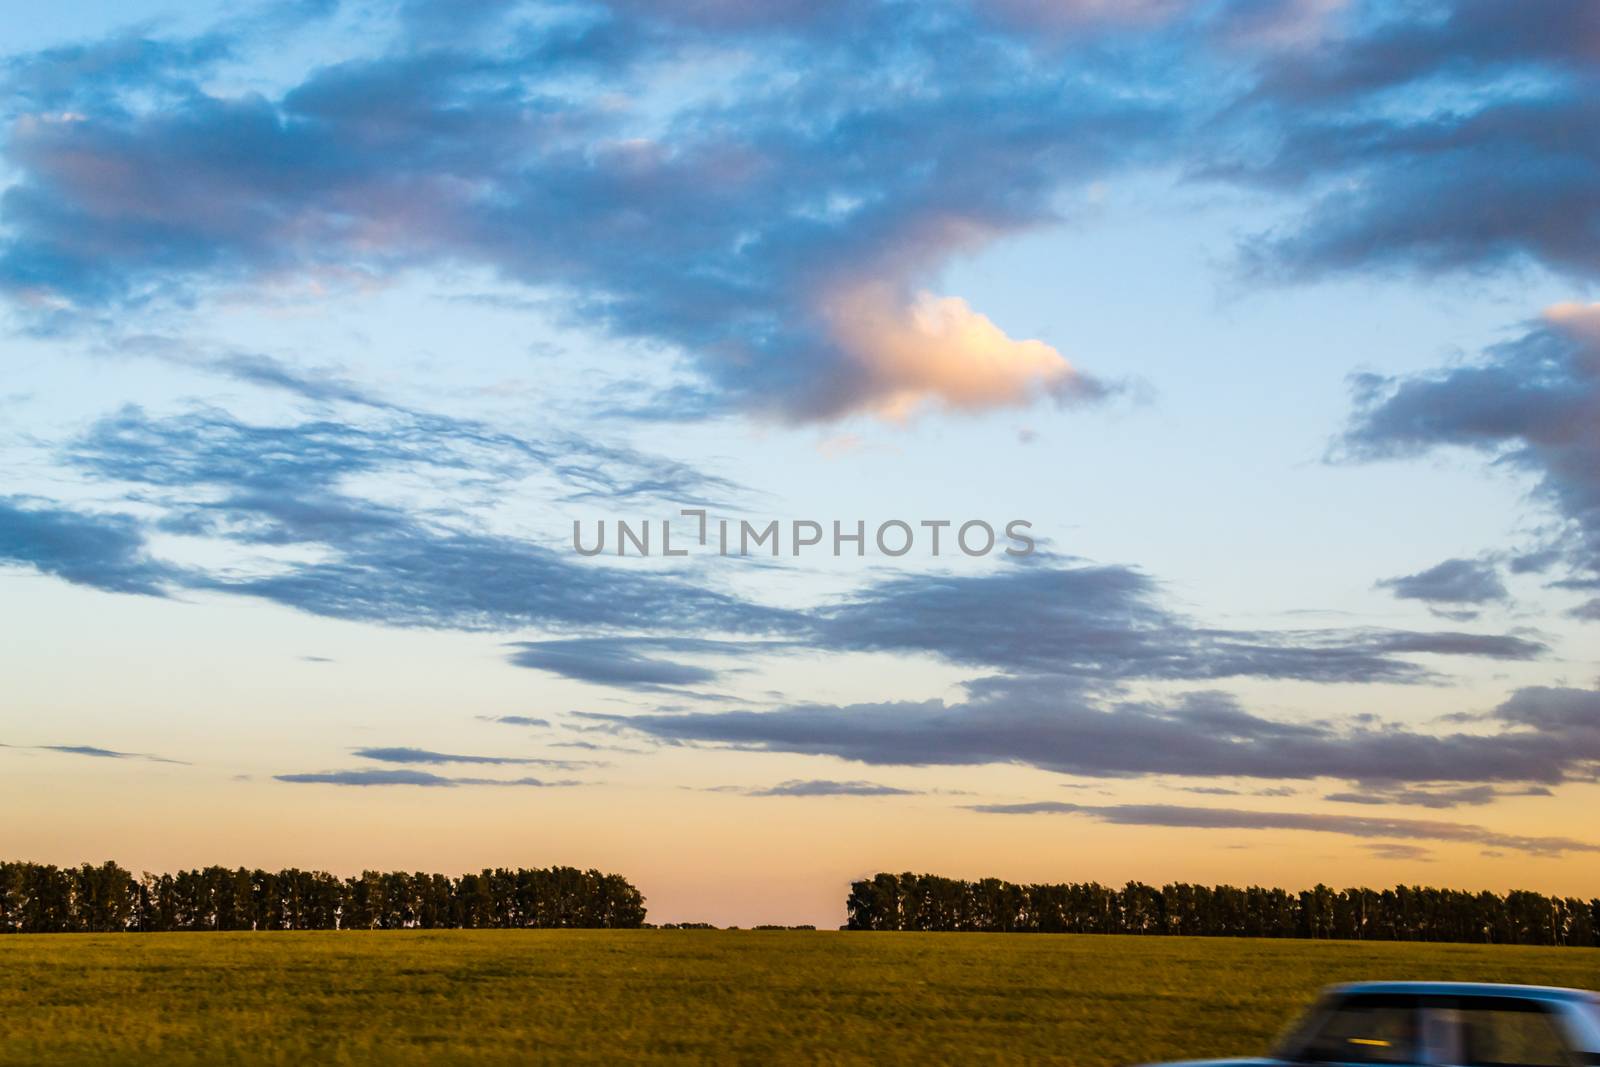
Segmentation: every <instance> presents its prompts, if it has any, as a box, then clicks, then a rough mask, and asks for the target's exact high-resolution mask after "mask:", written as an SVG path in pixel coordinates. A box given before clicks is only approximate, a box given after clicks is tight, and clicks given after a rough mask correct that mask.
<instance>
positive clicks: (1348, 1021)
mask: <svg viewBox="0 0 1600 1067" xmlns="http://www.w3.org/2000/svg"><path fill="white" fill-rule="evenodd" d="M1417 1030H1418V1012H1417V1005H1416V1003H1415V1001H1414V1000H1411V999H1409V998H1403V997H1361V996H1353V997H1342V998H1339V999H1336V1000H1333V1001H1330V1002H1329V1003H1328V1004H1326V1005H1325V1006H1324V1007H1323V1008H1322V1009H1321V1010H1320V1011H1318V1012H1316V1013H1314V1014H1313V1015H1312V1017H1311V1018H1310V1019H1309V1020H1308V1021H1307V1023H1306V1025H1305V1026H1304V1027H1303V1028H1302V1029H1301V1030H1300V1032H1299V1033H1298V1034H1296V1035H1295V1036H1294V1037H1292V1038H1291V1039H1290V1040H1289V1042H1288V1047H1287V1048H1286V1049H1285V1050H1284V1052H1285V1055H1284V1058H1285V1059H1290V1060H1295V1061H1297V1062H1300V1063H1341V1064H1342V1063H1415V1062H1417V1060H1418V1059H1419V1056H1418V1054H1417V1045H1418V1032H1417Z"/></svg>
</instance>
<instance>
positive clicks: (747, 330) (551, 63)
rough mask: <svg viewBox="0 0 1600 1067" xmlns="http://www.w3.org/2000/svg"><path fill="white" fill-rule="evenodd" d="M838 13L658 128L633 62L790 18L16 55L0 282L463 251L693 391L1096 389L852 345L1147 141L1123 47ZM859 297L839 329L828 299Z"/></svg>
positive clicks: (138, 292)
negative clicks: (385, 43)
mask: <svg viewBox="0 0 1600 1067" xmlns="http://www.w3.org/2000/svg"><path fill="white" fill-rule="evenodd" d="M858 8H859V10H857V11H855V12H852V13H851V14H850V15H849V16H848V17H844V16H841V21H838V22H837V23H832V22H830V24H831V25H832V26H833V28H832V30H830V31H829V32H827V33H814V34H811V35H809V36H806V37H804V38H803V39H801V38H794V37H791V38H788V39H785V38H781V37H780V38H776V39H773V38H768V39H767V44H768V47H769V50H768V51H767V52H766V53H765V59H764V64H765V67H766V71H765V73H758V72H756V71H754V70H749V71H746V72H745V73H744V75H743V76H742V77H741V78H740V79H738V81H737V82H735V83H730V86H729V92H730V94H731V98H730V99H727V100H715V101H709V102H708V101H703V100H698V99H694V98H693V97H692V96H691V97H686V98H683V99H678V100H669V101H665V102H662V101H659V100H651V101H650V104H651V106H652V107H656V108H657V109H659V108H660V107H662V106H664V107H665V108H666V109H667V110H668V112H669V115H668V121H667V126H668V128H667V129H666V130H663V131H661V132H660V133H659V134H657V133H656V132H655V131H654V130H651V129H649V127H650V126H651V125H652V124H656V125H659V124H660V123H661V118H660V116H659V115H652V114H650V113H648V111H642V113H635V112H633V111H632V110H630V109H629V108H627V107H619V104H620V103H621V102H622V101H624V100H625V99H626V92H627V90H628V89H630V88H631V89H636V90H639V91H640V95H641V97H643V96H645V95H646V94H645V92H644V90H645V89H647V85H646V84H645V82H646V79H647V78H648V70H649V67H650V66H651V65H652V64H659V63H660V62H662V61H663V60H666V59H668V58H669V57H673V56H677V55H680V54H684V53H686V52H688V51H691V50H692V52H693V53H694V54H697V55H700V56H707V55H719V54H720V55H721V56H722V57H723V58H724V59H725V60H726V61H728V62H729V63H737V62H738V60H739V57H740V55H741V51H742V49H744V48H745V47H746V45H747V42H745V41H744V40H743V39H742V36H741V35H743V34H744V33H747V32H759V33H763V34H766V33H768V32H769V31H771V30H772V29H774V28H775V27H777V26H780V25H781V26H784V27H786V29H787V30H793V29H795V28H800V27H804V26H805V25H808V24H813V23H812V20H810V19H809V18H808V19H806V20H802V22H798V23H786V22H784V21H783V20H773V19H770V18H762V19H756V20H748V21H747V20H734V21H731V22H723V21H721V20H713V21H712V22H707V21H705V20H703V19H699V18H693V19H684V18H669V19H662V18H652V17H650V15H649V14H647V13H646V11H644V10H643V9H639V10H630V11H628V12H626V13H624V17H620V18H619V17H613V16H611V15H608V14H607V13H606V12H605V11H604V10H603V9H600V8H592V9H589V10H587V11H585V10H583V9H581V8H574V7H572V6H568V7H566V8H563V9H560V10H552V11H547V12H545V14H544V15H543V16H541V17H540V18H537V19H532V20H524V19H521V18H520V17H519V16H518V15H517V13H516V12H515V11H514V10H512V9H510V8H504V7H497V8H489V7H487V6H484V7H479V8H478V9H477V10H478V11H479V12H480V13H481V14H483V15H485V16H488V15H490V14H491V13H492V14H493V17H492V18H490V19H489V25H492V26H493V30H492V31H489V25H485V24H483V23H481V22H480V23H479V25H480V26H481V27H483V28H484V29H485V30H486V31H488V32H487V35H486V36H485V37H483V38H482V39H481V40H479V41H474V40H473V38H472V36H471V35H470V34H459V33H457V32H454V31H453V32H452V34H451V35H450V39H451V41H452V44H451V45H448V46H442V47H441V46H440V43H439V39H438V38H437V37H429V38H426V39H418V38H415V37H409V36H405V35H402V36H401V37H400V38H399V39H397V40H395V41H392V42H390V47H389V48H388V49H378V50H376V51H375V52H371V53H366V54H358V55H353V56H348V57H345V60H344V61H343V62H339V63H334V64H329V65H327V66H324V67H321V68H318V69H316V70H314V71H311V72H309V73H307V74H306V76H305V77H304V78H303V80H301V81H300V82H299V84H296V85H292V86H291V87H290V88H288V89H287V90H286V91H284V92H282V93H281V94H277V95H273V96H266V95H262V94H260V93H251V94H248V95H216V94H214V93H210V92H207V91H206V88H205V87H203V85H202V83H201V80H200V78H199V77H198V76H197V75H198V74H199V73H200V72H201V70H202V69H203V68H202V64H203V63H211V62H214V61H215V58H216V56H217V54H220V55H224V56H225V55H227V54H228V48H229V47H230V45H227V44H225V45H224V46H222V47H220V48H214V49H212V50H209V51H206V52H205V53H204V54H203V55H199V54H190V53H195V52H198V51H200V45H199V43H198V42H193V43H190V44H188V45H187V46H185V45H183V44H182V43H165V42H160V41H150V40H139V41H134V40H129V41H125V42H124V43H123V44H122V46H121V47H122V48H123V49H124V50H130V51H140V50H143V51H144V52H147V53H149V54H147V55H141V56H138V57H137V58H136V59H135V60H134V61H131V62H127V63H123V64H121V65H119V66H118V67H117V68H116V69H115V70H111V69H109V68H108V69H104V70H100V71H98V72H96V71H85V69H84V67H83V64H82V62H81V60H80V59H79V58H77V57H75V56H69V55H64V54H57V53H39V54H36V55H33V56H29V57H25V59H23V60H22V61H20V62H21V63H22V65H23V66H25V67H26V68H27V70H28V72H29V73H28V76H27V78H26V79H23V78H21V77H20V76H19V77H15V78H13V80H12V82H11V84H12V86H13V88H14V91H15V92H16V96H15V97H14V99H15V100H16V104H14V106H16V107H18V108H19V109H37V110H29V117H28V118H27V120H26V121H23V122H21V123H19V124H18V125H17V126H15V127H14V128H13V130H12V132H11V136H10V138H9V142H8V146H7V157H8V161H9V162H10V163H11V165H12V167H13V168H15V170H16V171H17V173H18V174H19V175H20V180H18V181H17V182H15V183H14V184H13V185H12V186H11V187H10V188H9V189H7V190H6V192H5V194H4V210H5V215H6V218H7V220H8V236H7V239H6V240H5V242H4V243H3V245H0V285H3V286H4V288H5V289H7V290H8V291H10V292H11V293H12V294H13V295H14V296H16V297H17V298H18V299H19V301H21V302H22V303H23V304H24V306H27V305H29V304H44V305H47V306H54V302H55V301H56V300H58V299H63V298H64V299H67V300H70V301H72V302H73V303H74V304H76V305H77V306H79V307H81V308H85V309H97V308H105V307H109V306H117V305H128V304H142V303H148V302H150V301H155V300H162V299H173V298H176V299H182V298H185V297H187V296H188V295H190V294H192V293H193V292H195V291H196V290H205V289H206V288H207V287H209V286H214V285H216V284H218V283H228V282H237V281H241V280H249V279H254V278H260V277H263V276H268V275H271V276H275V277H282V276H292V275H296V274H316V273H317V272H319V271H326V270H327V269H330V268H331V269H339V268H342V267H346V266H349V265H352V264H359V269H361V270H362V271H364V272H366V273H369V274H378V275H393V274H396V273H398V272H400V271H403V270H406V269H409V268H414V267H424V266H430V265H437V264H445V263H448V264H470V265H477V266H481V267H485V268H487V269H489V270H491V271H493V272H494V273H495V274H497V275H498V276H499V277H501V278H503V279H505V280H507V281H510V282H514V283H519V284H521V285H524V286H528V287H537V288H540V289H543V290H546V291H549V292H552V293H553V294H554V299H555V300H556V301H557V306H559V307H562V308H565V309H566V311H567V312H568V313H569V314H571V315H572V316H573V317H575V318H578V319H581V320H582V321H583V322H585V323H586V324H587V325H589V326H591V327H596V326H597V327H601V328H606V329H609V330H610V331H612V332H613V333H615V334H617V335H620V336H624V337H634V338H644V339H647V340H649V341H652V342H658V343H665V344H666V345H669V346H671V347H672V348H673V349H675V350H677V351H679V352H682V353H684V355H685V358H686V359H687V360H688V361H689V362H690V364H691V365H692V367H693V369H694V370H695V371H696V372H697V374H698V376H699V378H700V379H701V382H702V383H703V384H702V386H701V387H699V388H697V389H696V390H695V391H694V392H693V393H692V396H693V398H694V400H693V403H694V405H695V408H696V410H697V412H709V411H716V410H721V411H726V410H731V409H738V410H754V411H758V412H765V413H770V414H775V415H778V416H780V417H784V418H789V419H805V418H815V417H832V416H836V415H840V414H844V413H846V412H849V411H853V410H859V409H861V408H864V407H868V408H870V407H873V406H875V405H882V404H888V403H890V402H892V401H893V400H894V399H895V398H896V397H898V396H900V395H901V394H902V393H904V392H905V391H906V390H907V389H911V390H913V391H917V390H922V391H926V392H928V393H929V394H930V395H932V396H933V397H934V398H935V399H943V400H945V401H947V402H949V403H951V404H952V405H954V406H957V407H965V406H983V405H985V404H989V403H994V402H1011V401H1018V400H1022V399H1027V398H1038V397H1054V398H1056V399H1058V400H1062V399H1094V398H1096V397H1098V396H1101V395H1104V394H1105V393H1106V391H1107V390H1106V387H1105V386H1104V385H1103V384H1102V383H1099V382H1096V381H1095V380H1093V379H1091V378H1089V377H1087V376H1084V375H1081V374H1070V375H1067V376H1065V377H1062V378H1059V379H1051V380H1043V379H1040V380H1031V379H1029V378H1027V377H1026V376H1023V377H1019V378H1018V379H1017V380H1016V381H1015V382H1012V383H1011V384H1013V385H1015V386H1016V387H1017V388H1016V392H1017V394H1018V395H1016V396H1012V395H1011V394H1010V393H1008V392H1006V391H1005V390H1002V393H1003V394H1004V395H1000V396H998V397H989V396H979V395H976V394H966V393H963V392H962V391H961V390H960V389H959V388H952V387H950V386H948V384H945V385H941V384H940V383H937V382H931V381H928V380H923V379H921V378H917V376H916V375H912V376H911V377H909V378H908V377H907V376H906V368H905V367H904V366H903V365H902V364H899V363H898V362H897V361H895V360H893V359H884V358H879V356H880V355H881V350H880V348H879V347H878V346H879V343H880V342H883V341H884V340H885V338H888V339H889V345H890V347H893V346H894V345H895V344H897V343H898V342H895V341H894V340H893V336H894V335H895V332H896V331H897V330H904V329H905V328H906V327H907V325H908V324H912V323H914V319H915V315H914V311H915V309H916V308H917V307H918V306H919V305H918V303H917V294H918V291H919V290H920V289H921V288H923V287H924V286H925V285H927V284H928V283H929V282H930V281H931V280H932V279H933V278H934V277H935V276H936V275H937V273H938V272H939V270H940V268H941V267H943V266H944V264H945V263H946V262H947V261H948V260H949V259H950V258H951V257H953V256H955V255H959V254H961V253H963V252H966V251H968V250H969V249H971V248H973V247H976V246H978V245H981V244H983V243H986V242H988V241H990V240H993V239H995V238H996V237H999V236H1002V235H1004V234H1007V233H1014V232H1018V231H1021V230H1024V229H1027V228H1030V227H1036V226H1040V225H1044V224H1048V223H1052V222H1055V221H1057V220H1058V219H1059V217H1060V212H1061V204H1062V202H1063V200H1062V198H1061V197H1060V195H1059V194H1060V193H1061V191H1062V190H1063V189H1064V188H1069V187H1071V186H1073V185H1081V184H1084V183H1087V182H1088V181H1091V180H1094V179H1096V178H1098V177H1100V176H1102V175H1104V174H1106V173H1108V172H1110V171H1113V170H1115V169H1117V168H1119V167H1120V166H1122V165H1123V164H1125V163H1128V162H1130V161H1132V160H1133V159H1135V158H1137V157H1138V156H1140V155H1141V154H1145V153H1148V152H1149V151H1150V150H1151V147H1152V144H1153V142H1154V139H1155V137H1156V135H1157V134H1158V133H1161V132H1164V131H1170V130H1171V129H1172V128H1173V127H1174V125H1175V123H1176V122H1177V121H1178V116H1176V115H1175V112H1176V111H1177V105H1176V101H1178V100H1180V99H1181V97H1180V96H1177V95H1174V94H1167V95H1166V96H1165V97H1164V98H1160V97H1158V96H1157V95H1156V94H1154V93H1140V92H1131V91H1126V89H1125V88H1124V85H1125V83H1128V82H1132V81H1137V80H1139V79H1140V78H1141V77H1142V72H1141V71H1140V70H1139V69H1137V67H1136V66H1135V65H1132V64H1127V63H1122V62H1117V61H1114V60H1113V59H1112V57H1110V56H1108V55H1106V54H1105V53H1103V52H1100V51H1098V50H1093V49H1086V50H1084V51H1083V53H1082V54H1081V55H1080V56H1078V57H1077V59H1076V62H1075V63H1074V64H1072V65H1070V66H1065V65H1063V64H1062V63H1061V62H1060V58H1059V57H1058V56H1035V55H1033V54H1031V53H1030V52H1029V51H1028V50H1027V49H1026V48H1019V47H1018V44H1017V42H1016V41H1014V40H1012V39H1011V38H1010V37H1009V36H1007V35H1006V34H1005V33H1003V32H1001V31H1000V30H999V29H998V28H996V27H995V26H992V25H988V24H986V23H985V22H984V20H982V19H979V18H976V17H975V16H973V15H971V14H970V13H969V12H967V11H966V10H965V9H964V7H963V6H962V5H959V4H953V5H946V6H942V7H940V8H939V9H934V8H932V7H930V8H929V9H927V10H924V9H922V8H916V9H912V8H908V7H905V6H903V5H898V4H873V5H858ZM651 10H654V9H653V8H652V9H651ZM696 10H698V8H697V9H696ZM461 21H462V20H459V19H457V18H455V17H453V18H452V26H453V27H454V26H456V25H457V24H458V23H459V22H461ZM729 35H732V36H731V37H730V36H729ZM231 47H235V48H242V47H244V46H243V45H242V44H234V45H231ZM597 64H598V66H597ZM186 67H187V68H189V69H185V68H186ZM1096 68H1105V69H1104V70H1097V69H1096ZM597 71H600V72H603V77H602V78H601V79H600V80H599V81H598V82H594V81H593V80H592V79H591V80H590V81H588V82H586V81H584V80H582V79H581V78H575V77H574V76H575V75H584V74H589V75H592V74H593V73H595V72H597ZM180 74H182V75H185V76H186V77H183V78H180V77H179V75H180ZM45 83H49V85H50V88H49V89H48V90H47V89H45V88H43V87H42V86H44V85H45ZM74 85H76V88H73V86H74ZM36 86H38V87H40V88H37V89H34V88H31V87H36ZM46 100H49V101H50V102H51V105H52V106H51V107H49V108H45V107H43V106H41V105H42V104H43V103H44V101H46ZM67 113H70V114H71V115H72V116H73V117H72V119H71V121H65V120H60V119H59V118H58V116H60V115H62V114H67ZM641 126H643V127H645V129H644V130H643V132H645V133H646V136H643V137H641V136H638V134H639V133H640V132H641ZM1000 172H1003V173H1005V174H1006V175H1007V180H1006V181H1004V182H998V181H995V180H993V176H994V175H995V174H996V173H1000ZM801 175H803V176H804V180H800V181H797V180H795V179H796V176H801ZM863 307H865V308H867V309H869V311H870V312H871V314H870V315H869V316H868V318H870V319H872V320H873V323H872V328H871V329H869V330H867V331H866V335H863V334H861V333H858V332H856V331H854V330H852V329H850V328H848V323H845V320H851V321H855V320H856V313H857V312H858V311H859V310H860V309H862V308H863ZM974 321H976V320H974ZM842 323H845V324H844V325H842ZM952 336H954V335H952ZM662 399H663V400H665V401H667V402H668V406H670V400H671V398H670V396H669V397H665V398H662Z"/></svg>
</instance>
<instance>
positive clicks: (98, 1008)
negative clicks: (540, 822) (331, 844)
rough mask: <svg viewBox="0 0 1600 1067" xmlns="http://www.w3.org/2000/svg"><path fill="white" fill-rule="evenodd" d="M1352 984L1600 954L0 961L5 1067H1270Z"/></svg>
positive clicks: (546, 937)
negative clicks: (1309, 1012) (1330, 989)
mask: <svg viewBox="0 0 1600 1067" xmlns="http://www.w3.org/2000/svg"><path fill="white" fill-rule="evenodd" d="M1363 978H1392V979H1404V978H1427V979H1437V980H1471V981H1498V982H1532V983H1540V984H1553V985H1577V986H1585V987H1589V988H1595V987H1596V986H1597V985H1600V950H1593V949H1552V948H1502V947H1480V946H1465V945H1396V944H1375V943H1369V944H1359V943H1348V942H1344V943H1332V942H1303V941H1259V940H1256V941H1252V940H1213V939H1192V938H1137V937H1108V936H1093V937H1073V936H1061V935H1015V936H1009V935H987V934H966V935H963V934H848V933H838V932H802V931H772V932H765V931H760V932H758V931H668V930H641V931H625V932H623V931H502V930H489V931H456V930H452V931H439V932H420V931H419V932H400V931H394V932H371V933H366V932H363V933H263V934H215V933H191V934H138V935H124V936H116V935H109V936H105V935H74V934H66V935H45V936H7V937H0V1063H4V1064H8V1065H9V1064H28V1065H52V1064H132V1063H153V1064H206V1065H219V1064H352V1065H368V1064H373V1065H376V1064H383V1065H414V1064H434V1063H438V1064H510V1063H551V1064H558V1063H559V1064H567V1063H652V1064H664V1063H750V1064H758V1063H759V1064H774V1063H829V1064H833V1063H874V1064H911V1063H917V1064H940V1063H973V1064H1000V1063H1006V1064H1012V1063H1016V1064H1021V1063H1059V1064H1069V1065H1072V1067H1109V1065H1116V1064H1128V1063H1137V1062H1143V1061H1145V1060H1151V1059H1171V1058H1178V1057H1185V1058H1186V1057H1194V1056H1204V1055H1221V1054H1230V1053H1246V1052H1260V1051H1262V1050H1264V1048H1265V1047H1266V1045H1267V1044H1268V1043H1269V1042H1270V1040H1271V1038H1272V1035H1274V1034H1275V1033H1276V1032H1277V1031H1278V1030H1279V1028H1280V1027H1281V1026H1282V1025H1283V1024H1284V1022H1285V1021H1287V1019H1288V1018H1289V1017H1290V1016H1292V1015H1293V1014H1294V1013H1295V1012H1296V1011H1298V1010H1299V1009H1300V1008H1301V1007H1302V1006H1303V1005H1304V1004H1305V1003H1306V1002H1307V1000H1308V999H1309V998H1310V997H1311V995H1312V994H1313V993H1314V992H1315V990H1316V989H1317V988H1318V987H1320V986H1322V985H1324V984H1326V983H1329V982H1337V981H1350V980H1356V979H1363Z"/></svg>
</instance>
